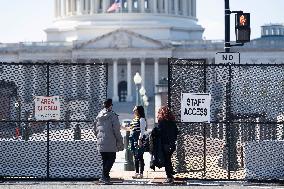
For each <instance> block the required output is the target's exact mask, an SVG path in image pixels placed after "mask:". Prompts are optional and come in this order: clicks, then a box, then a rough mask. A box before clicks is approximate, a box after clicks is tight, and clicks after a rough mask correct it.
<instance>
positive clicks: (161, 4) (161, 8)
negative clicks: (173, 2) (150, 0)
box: [158, 0, 164, 13]
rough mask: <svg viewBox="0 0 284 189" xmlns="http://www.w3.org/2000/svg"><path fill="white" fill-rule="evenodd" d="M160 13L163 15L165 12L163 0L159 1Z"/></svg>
mask: <svg viewBox="0 0 284 189" xmlns="http://www.w3.org/2000/svg"><path fill="white" fill-rule="evenodd" d="M158 4H159V5H158V12H159V13H163V12H164V10H163V0H159V1H158Z"/></svg>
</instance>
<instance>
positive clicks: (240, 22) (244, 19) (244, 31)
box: [235, 13, 250, 43]
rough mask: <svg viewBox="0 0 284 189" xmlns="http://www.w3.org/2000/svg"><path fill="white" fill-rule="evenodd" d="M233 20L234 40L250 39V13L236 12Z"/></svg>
mask: <svg viewBox="0 0 284 189" xmlns="http://www.w3.org/2000/svg"><path fill="white" fill-rule="evenodd" d="M235 18H236V20H235V31H236V42H237V43H246V42H249V41H250V13H237V14H236V17H235Z"/></svg>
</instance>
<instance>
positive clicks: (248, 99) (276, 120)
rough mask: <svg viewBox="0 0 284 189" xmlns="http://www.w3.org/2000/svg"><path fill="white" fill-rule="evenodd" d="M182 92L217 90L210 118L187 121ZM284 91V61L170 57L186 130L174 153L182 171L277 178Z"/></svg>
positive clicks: (172, 101)
mask: <svg viewBox="0 0 284 189" xmlns="http://www.w3.org/2000/svg"><path fill="white" fill-rule="evenodd" d="M181 93H210V94H211V97H212V99H211V106H210V109H211V110H210V111H211V112H210V116H211V118H210V120H211V121H210V123H182V122H181ZM283 96H284V64H257V65H256V64H238V65H227V64H226V65H224V64H207V63H206V60H203V59H196V60H188V59H169V106H170V108H171V110H172V111H173V112H174V115H175V117H176V120H177V125H178V128H179V130H180V134H179V137H178V143H177V151H176V153H175V154H174V158H173V159H174V166H175V171H176V172H177V173H178V176H180V177H187V178H199V179H253V178H258V179H266V178H270V179H271V178H276V177H279V176H281V175H283V174H284V173H283V171H284V160H282V159H283V157H284V149H283V147H282V146H283V143H282V141H281V140H282V139H283V137H284V135H283V134H284V130H283V129H284V126H283V121H284V100H283ZM265 145H266V147H265V148H264V147H263V146H265ZM267 149H274V150H272V151H271V150H267ZM267 151H268V152H269V153H268V152H267ZM283 176H284V175H283Z"/></svg>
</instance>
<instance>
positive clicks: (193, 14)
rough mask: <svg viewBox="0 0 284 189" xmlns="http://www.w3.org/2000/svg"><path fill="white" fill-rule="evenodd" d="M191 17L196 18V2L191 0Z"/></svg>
mask: <svg viewBox="0 0 284 189" xmlns="http://www.w3.org/2000/svg"><path fill="white" fill-rule="evenodd" d="M191 6H192V16H193V17H196V0H192V4H191Z"/></svg>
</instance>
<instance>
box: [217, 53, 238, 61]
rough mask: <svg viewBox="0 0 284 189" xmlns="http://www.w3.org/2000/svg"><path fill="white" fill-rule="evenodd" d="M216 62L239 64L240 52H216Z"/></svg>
mask: <svg viewBox="0 0 284 189" xmlns="http://www.w3.org/2000/svg"><path fill="white" fill-rule="evenodd" d="M215 63H216V64H239V63H240V53H239V52H231V53H225V52H218V53H216V55H215Z"/></svg>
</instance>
